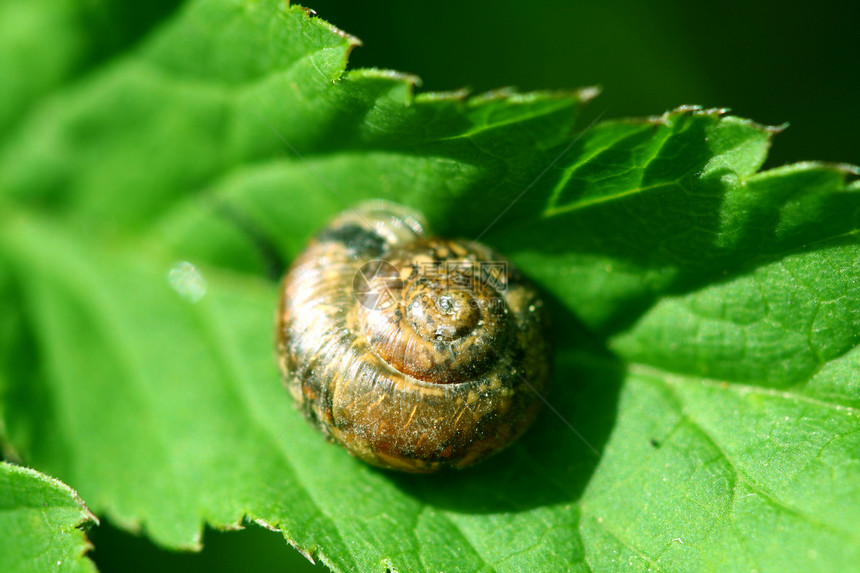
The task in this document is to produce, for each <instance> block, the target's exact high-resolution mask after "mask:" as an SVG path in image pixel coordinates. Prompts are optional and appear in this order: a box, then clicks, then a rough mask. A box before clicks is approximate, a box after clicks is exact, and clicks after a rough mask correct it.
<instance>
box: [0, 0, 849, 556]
mask: <svg viewBox="0 0 860 573" xmlns="http://www.w3.org/2000/svg"><path fill="white" fill-rule="evenodd" d="M355 44H356V40H355V39H354V38H351V37H350V36H348V35H346V34H343V33H341V32H339V31H337V30H335V29H333V28H332V27H330V26H329V25H328V24H326V23H325V22H322V21H321V20H319V19H316V18H312V17H309V16H308V15H307V14H306V13H305V12H304V11H303V10H302V9H300V8H297V7H293V8H284V7H282V6H281V4H280V3H279V2H274V1H257V2H251V1H242V2H239V1H237V2H231V1H226V0H219V1H210V2H190V3H188V4H186V5H185V6H184V7H183V9H182V11H181V12H180V13H178V14H177V15H176V16H175V17H174V18H172V19H170V20H169V21H168V22H166V23H165V24H163V25H161V26H158V27H156V28H155V29H154V30H153V31H152V32H151V33H149V34H148V35H147V36H146V37H145V39H144V40H143V41H142V43H140V45H138V46H136V47H135V48H134V49H132V50H130V51H128V52H127V53H122V54H120V55H119V56H118V57H116V58H113V59H110V60H108V61H106V62H105V63H104V64H103V65H99V66H97V67H96V68H94V69H93V70H92V71H91V72H90V73H88V74H87V75H85V76H84V77H81V78H79V79H75V80H74V81H70V82H68V83H66V84H63V85H62V86H61V87H60V88H58V89H57V90H55V91H54V92H53V93H52V94H50V95H49V96H45V97H44V98H43V99H42V100H41V101H39V102H38V103H37V104H35V105H34V106H33V108H32V110H30V111H29V112H28V113H27V114H26V115H25V116H24V117H23V118H22V119H21V120H20V121H18V122H17V123H16V127H15V129H14V130H12V131H11V132H10V133H9V134H7V135H5V136H4V137H3V138H2V140H0V209H2V211H0V293H2V294H0V305H2V307H3V308H2V309H0V310H2V312H3V315H4V316H7V317H9V320H8V321H7V322H6V323H5V324H4V325H3V327H2V328H0V389H2V393H0V396H2V403H0V408H2V410H1V411H2V414H3V421H4V424H5V433H6V437H7V439H8V441H9V443H10V445H11V446H12V447H14V448H15V450H16V451H17V452H18V453H19V454H20V455H21V456H22V457H23V458H24V459H25V460H26V461H27V462H28V463H31V464H33V465H34V466H35V467H38V468H40V469H42V470H44V471H47V472H50V473H52V474H53V475H58V476H60V477H61V478H62V479H63V480H64V481H66V482H68V483H70V484H71V485H73V486H74V487H75V488H76V489H77V490H78V491H80V492H81V495H82V496H83V497H84V499H86V500H87V502H88V504H89V505H90V507H92V508H93V509H94V510H95V511H96V512H97V513H99V514H100V515H104V516H106V517H108V518H109V519H111V520H114V521H116V522H117V523H119V524H121V525H123V526H124V527H126V528H128V529H132V530H138V529H142V530H143V531H145V532H146V534H147V535H149V536H151V537H152V538H153V539H154V540H156V541H157V542H158V543H160V544H163V545H166V546H169V547H186V548H187V547H192V548H193V547H196V546H198V545H199V542H200V532H201V528H202V526H203V524H204V523H210V524H212V525H215V526H230V525H235V524H238V523H240V522H241V521H242V520H243V518H248V519H252V520H259V521H261V522H265V523H268V524H271V525H273V526H277V527H279V528H281V529H282V530H283V531H284V533H285V535H286V537H287V539H288V540H289V541H290V542H291V543H292V544H293V545H295V546H297V547H299V548H300V549H301V550H303V551H305V552H308V553H309V554H313V555H315V556H317V557H319V558H320V559H321V560H322V561H323V562H325V563H326V564H327V565H329V566H330V567H331V568H332V569H334V570H338V571H351V570H360V571H383V570H386V569H390V570H398V571H422V570H427V571H438V570H445V571H517V570H540V571H569V570H582V571H586V570H597V571H613V570H625V571H627V570H648V569H649V568H650V569H651V570H689V571H696V570H707V571H713V570H725V571H736V570H745V569H755V570H761V571H769V570H771V571H788V570H804V571H810V570H820V571H828V570H841V571H850V570H857V563H860V528H858V525H857V524H858V523H860V431H858V430H860V419H858V408H860V401H858V398H857V396H858V390H860V351H858V341H860V266H858V260H860V246H858V241H857V238H858V234H857V229H858V222H860V199H858V197H860V195H858V185H857V183H852V182H851V181H850V180H851V177H852V173H854V171H853V168H850V167H847V166H835V165H824V164H813V163H804V164H798V165H792V166H785V167H782V168H778V169H773V170H769V171H764V172H760V171H758V170H759V168H760V166H761V165H762V163H763V161H764V159H765V157H766V154H767V149H768V146H769V144H770V140H771V138H772V137H773V135H774V133H775V131H776V130H774V129H772V128H765V127H763V126H760V125H757V124H755V123H753V122H750V121H748V120H744V119H739V118H735V117H731V116H726V115H725V114H723V113H722V112H719V111H717V110H698V109H692V108H691V109H679V110H675V111H673V112H670V113H667V114H665V115H664V116H662V117H658V118H649V119H643V120H613V121H604V122H601V123H599V124H597V125H595V126H594V127H592V128H585V127H584V126H582V127H577V126H576V124H575V118H576V112H577V110H578V109H579V107H580V106H581V104H582V103H583V102H585V101H586V100H588V99H589V98H591V97H592V96H593V95H594V92H593V91H592V90H582V91H579V92H570V93H535V94H517V93H514V92H512V91H502V92H499V93H494V94H486V95H482V96H472V97H467V96H466V95H465V94H461V93H453V94H421V95H418V96H414V95H413V94H412V87H413V83H414V79H412V78H409V77H407V76H402V75H398V74H395V73H391V72H385V71H380V70H352V71H345V66H346V62H347V56H348V53H349V51H350V50H351V49H352V48H353V47H354V46H355ZM377 197H378V198H387V199H392V200H396V201H398V202H401V203H404V204H408V205H410V206H412V207H415V208H417V209H420V210H421V211H422V212H424V213H425V214H426V216H427V217H428V219H429V221H430V224H431V227H433V228H434V229H435V230H437V231H439V232H440V233H441V234H446V235H461V236H465V237H468V238H475V237H480V238H481V240H483V241H486V242H487V243H489V244H491V245H492V246H494V247H497V248H498V249H500V250H501V251H502V252H504V253H506V254H508V255H510V256H511V257H512V259H513V260H514V261H515V262H516V263H517V264H518V265H519V266H520V267H521V268H522V269H523V270H524V271H525V272H526V273H527V274H528V275H529V276H531V277H532V278H533V279H535V281H536V282H538V284H539V285H540V286H541V288H542V289H543V290H544V291H545V292H546V294H547V301H548V304H549V305H550V306H551V308H552V309H553V317H554V330H555V335H556V338H557V341H558V356H557V364H556V373H555V377H554V382H553V388H552V390H551V392H550V394H549V395H548V396H547V400H548V402H549V404H550V407H547V408H546V409H545V411H544V413H543V415H542V416H541V418H540V420H539V421H538V422H537V424H536V426H535V427H534V428H533V429H532V430H530V431H529V432H528V434H527V435H526V436H524V438H523V439H522V440H521V441H520V442H518V443H517V444H516V445H514V446H513V447H511V448H510V449H509V450H508V451H506V452H504V453H503V454H500V455H499V456H497V457H496V458H493V459H492V460H490V461H488V462H486V463H484V464H482V465H481V466H478V467H476V468H474V469H472V470H468V471H464V472H460V473H455V474H447V475H440V476H430V477H428V476H404V475H397V474H392V473H388V472H382V471H377V470H375V469H372V468H369V467H367V466H365V465H363V464H361V463H360V462H358V461H356V460H353V459H352V458H350V457H349V456H348V455H346V454H345V452H344V451H343V450H341V449H340V448H338V447H337V446H334V445H329V444H326V443H325V442H324V440H323V438H322V437H321V436H319V435H318V434H317V433H316V432H315V431H314V430H313V429H312V428H310V427H309V426H308V425H307V424H306V423H305V422H304V421H303V420H301V419H300V416H299V415H298V413H297V412H295V411H294V410H293V409H292V407H291V405H290V404H289V399H288V397H287V395H286V393H285V392H284V391H283V389H282V387H281V383H280V381H279V380H278V375H277V370H276V368H275V364H274V361H273V359H272V334H271V332H272V324H273V314H274V308H275V304H276V299H277V284H276V279H277V277H278V275H279V274H280V273H281V272H282V271H283V269H284V266H285V265H286V264H288V262H289V261H290V260H291V259H292V257H293V256H295V254H296V253H297V252H299V250H300V249H301V248H302V245H303V244H304V242H305V241H306V240H307V238H308V237H309V236H310V234H312V233H313V232H315V231H316V230H317V229H319V228H320V227H321V226H322V225H324V224H325V222H326V221H327V220H328V219H329V218H330V217H331V216H332V215H334V214H335V213H337V212H338V211H340V210H342V209H344V208H345V207H347V206H348V205H354V204H356V203H358V202H359V201H361V200H363V199H366V198H377ZM7 325H8V326H7ZM595 452H596V453H595ZM789 548H790V549H791V550H787V549H789Z"/></svg>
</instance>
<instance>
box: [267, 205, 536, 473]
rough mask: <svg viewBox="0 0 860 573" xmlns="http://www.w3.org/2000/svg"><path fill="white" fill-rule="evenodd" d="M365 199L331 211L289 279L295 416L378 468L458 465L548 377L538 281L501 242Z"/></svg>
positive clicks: (528, 408)
mask: <svg viewBox="0 0 860 573" xmlns="http://www.w3.org/2000/svg"><path fill="white" fill-rule="evenodd" d="M425 228H426V225H425V224H424V223H423V221H422V220H421V218H420V216H419V215H417V214H415V213H413V212H411V211H409V210H407V209H405V208H403V207H400V206H397V205H393V204H391V203H379V202H377V203H373V204H366V205H364V206H361V207H359V208H358V209H357V210H351V211H347V212H345V213H343V214H342V215H341V216H339V217H337V218H336V219H335V220H334V221H333V222H332V223H331V224H330V225H329V226H328V227H326V228H325V229H324V230H323V231H322V232H321V233H320V234H319V235H318V236H317V237H316V238H315V239H314V240H313V241H312V242H311V243H310V245H308V247H307V248H306V250H305V251H304V252H303V253H301V254H300V255H299V256H298V258H297V259H296V260H295V262H294V263H293V265H292V267H291V269H290V271H289V272H288V273H287V275H286V277H285V278H284V280H283V285H282V291H281V293H282V295H281V301H280V306H279V309H278V318H277V353H278V361H279V365H280V369H281V372H282V374H283V377H284V382H285V384H286V386H287V388H288V389H289V391H290V393H291V394H292V396H293V399H294V400H295V403H296V404H297V405H298V406H299V407H300V409H301V410H302V412H303V414H304V415H305V417H306V418H308V419H309V420H310V421H311V422H313V423H314V424H315V425H316V426H317V427H318V428H319V429H320V430H321V431H322V432H323V433H324V434H325V435H326V436H327V437H328V438H329V439H331V440H333V441H335V442H337V443H339V444H341V445H342V446H343V447H345V448H346V449H347V450H348V451H349V452H350V453H351V454H353V455H354V456H356V457H358V458H360V459H362V460H364V461H366V462H368V463H370V464H373V465H376V466H381V467H384V468H391V469H397V470H402V471H407V472H434V471H437V470H440V469H442V468H446V467H456V468H462V467H466V466H469V465H471V464H473V463H476V462H478V461H480V460H483V459H485V458H487V457H488V456H490V455H492V454H494V453H495V452H498V451H499V450H501V449H503V448H504V447H506V446H508V445H509V444H510V443H512V442H513V441H514V440H516V439H517V437H518V436H519V435H520V434H522V433H523V432H524V431H525V430H526V428H528V426H529V425H530V424H531V423H532V421H533V420H534V418H535V416H536V415H537V412H538V410H539V409H540V405H541V396H542V395H543V393H544V392H545V391H546V389H547V385H548V382H549V377H550V370H551V360H552V356H551V348H550V345H549V341H548V339H547V334H548V332H547V331H548V326H547V317H546V312H545V310H544V308H543V304H542V302H541V300H540V298H539V297H538V295H537V293H536V291H535V289H534V287H533V286H531V285H530V284H529V282H528V281H527V280H526V279H525V277H523V276H522V274H521V273H520V272H519V271H517V270H516V269H515V268H514V267H513V265H512V264H511V263H510V262H509V261H507V259H505V258H504V257H502V256H501V255H499V254H498V253H496V252H494V251H492V250H490V249H489V248H487V247H485V246H483V245H481V244H478V243H476V242H472V241H465V240H445V239H439V238H435V237H432V236H429V235H428V234H427V233H426V231H425Z"/></svg>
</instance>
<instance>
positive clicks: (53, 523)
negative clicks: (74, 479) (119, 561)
mask: <svg viewBox="0 0 860 573" xmlns="http://www.w3.org/2000/svg"><path fill="white" fill-rule="evenodd" d="M96 522H97V520H96V518H95V516H94V515H93V514H92V513H90V510H89V509H87V506H85V505H84V502H83V501H81V498H79V497H78V494H76V493H75V492H74V490H72V489H71V488H70V487H69V486H67V485H66V484H64V483H62V482H60V481H57V480H55V479H52V478H49V477H48V476H46V475H43V474H40V473H39V472H37V471H34V470H31V469H28V468H22V467H20V466H15V465H12V464H9V463H6V462H0V539H3V540H4V542H3V551H0V569H2V570H3V571H7V572H9V573H13V572H15V571H28V572H38V571H95V567H93V564H92V562H91V561H90V560H89V559H87V558H86V557H84V553H85V552H86V551H87V550H88V549H89V548H90V546H89V544H88V543H87V539H86V537H84V534H83V531H81V527H84V526H87V525H90V524H93V523H96Z"/></svg>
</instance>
